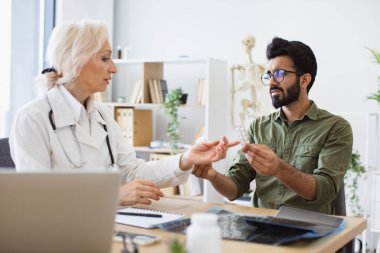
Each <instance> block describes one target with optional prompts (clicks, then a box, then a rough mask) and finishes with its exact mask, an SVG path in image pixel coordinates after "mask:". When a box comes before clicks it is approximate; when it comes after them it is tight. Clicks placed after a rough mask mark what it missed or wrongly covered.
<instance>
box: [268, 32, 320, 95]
mask: <svg viewBox="0 0 380 253" xmlns="http://www.w3.org/2000/svg"><path fill="white" fill-rule="evenodd" d="M284 55H285V56H289V57H290V58H291V59H292V60H293V62H294V67H295V69H296V71H297V72H301V73H309V74H310V75H311V81H310V84H309V85H308V87H307V92H308V93H309V90H310V89H311V87H312V86H313V83H314V80H315V76H316V75H317V60H316V59H315V55H314V53H313V51H312V50H311V48H310V47H309V46H308V45H306V44H304V43H302V42H300V41H288V40H284V39H281V38H278V37H274V38H273V39H272V42H271V43H269V44H268V46H267V59H268V60H270V59H272V58H275V57H277V56H284Z"/></svg>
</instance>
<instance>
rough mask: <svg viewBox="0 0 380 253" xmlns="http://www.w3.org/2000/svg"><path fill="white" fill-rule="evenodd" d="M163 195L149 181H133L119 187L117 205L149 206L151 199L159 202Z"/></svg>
mask: <svg viewBox="0 0 380 253" xmlns="http://www.w3.org/2000/svg"><path fill="white" fill-rule="evenodd" d="M163 196H164V194H163V193H162V191H160V188H159V187H158V186H157V185H156V184H155V183H153V182H152V181H150V180H143V179H135V180H133V181H132V182H130V183H127V184H125V185H123V186H121V187H120V190H119V204H120V205H122V206H129V205H134V204H145V205H149V204H151V203H152V201H151V200H152V199H154V200H159V199H160V197H163Z"/></svg>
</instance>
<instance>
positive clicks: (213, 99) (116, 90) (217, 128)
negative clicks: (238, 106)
mask: <svg viewBox="0 0 380 253" xmlns="http://www.w3.org/2000/svg"><path fill="white" fill-rule="evenodd" d="M114 62H115V64H116V66H117V68H118V73H117V74H116V75H115V76H114V78H113V81H112V84H111V91H110V99H111V102H110V103H108V106H110V107H111V110H112V111H113V112H115V110H116V109H117V108H118V107H132V108H136V109H150V110H152V117H153V119H152V126H153V134H152V136H153V140H164V141H167V140H168V138H167V137H166V127H167V116H166V114H165V111H164V108H163V105H162V104H158V103H152V101H151V98H150V94H149V80H152V79H155V80H166V83H167V88H168V90H172V89H175V88H178V87H181V88H182V90H183V92H184V93H187V94H188V99H187V103H186V105H183V106H181V107H180V109H179V115H180V116H181V117H184V118H180V120H179V121H180V135H181V142H182V143H187V144H192V143H193V142H194V139H195V137H196V136H197V133H198V132H199V130H200V129H201V128H202V127H203V138H204V139H205V140H214V139H220V138H221V136H222V135H225V134H226V125H227V113H225V112H224V110H225V108H226V99H227V98H228V97H229V96H228V86H227V62H226V61H223V60H218V59H214V58H205V59H191V58H179V59H123V60H114ZM138 80H141V88H142V96H141V102H140V103H129V102H130V96H131V94H132V93H133V90H134V86H135V84H136V82H137V81H138ZM200 80H205V81H204V82H203V81H202V82H203V84H202V87H203V89H202V90H203V95H204V99H203V102H202V103H200V102H199V94H198V93H199V91H198V89H199V86H200ZM118 97H125V98H126V101H127V103H117V102H115V101H117V100H118ZM136 151H137V152H149V153H155V152H157V151H154V150H152V149H149V148H144V147H138V148H137V149H136ZM157 153H159V152H157ZM215 168H216V169H217V170H218V171H220V172H222V173H224V172H225V170H226V166H225V161H220V162H218V163H215ZM203 198H204V200H205V201H217V202H223V197H222V196H221V195H219V193H217V192H216V191H215V190H214V189H213V187H212V186H211V185H210V184H209V182H204V184H203Z"/></svg>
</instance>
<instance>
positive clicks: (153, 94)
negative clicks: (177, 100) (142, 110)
mask: <svg viewBox="0 0 380 253" xmlns="http://www.w3.org/2000/svg"><path fill="white" fill-rule="evenodd" d="M148 88H149V95H150V101H151V103H153V104H158V100H157V95H156V89H155V88H154V80H153V79H152V80H148Z"/></svg>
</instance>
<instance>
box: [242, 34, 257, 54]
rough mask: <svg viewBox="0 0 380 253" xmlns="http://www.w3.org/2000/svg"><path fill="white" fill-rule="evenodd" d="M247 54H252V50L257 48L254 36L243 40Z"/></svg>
mask: <svg viewBox="0 0 380 253" xmlns="http://www.w3.org/2000/svg"><path fill="white" fill-rule="evenodd" d="M242 43H243V46H244V49H245V52H247V53H250V52H251V49H252V48H253V47H254V46H255V44H256V38H255V37H253V36H252V35H248V36H247V37H245V38H244V39H243V40H242Z"/></svg>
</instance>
